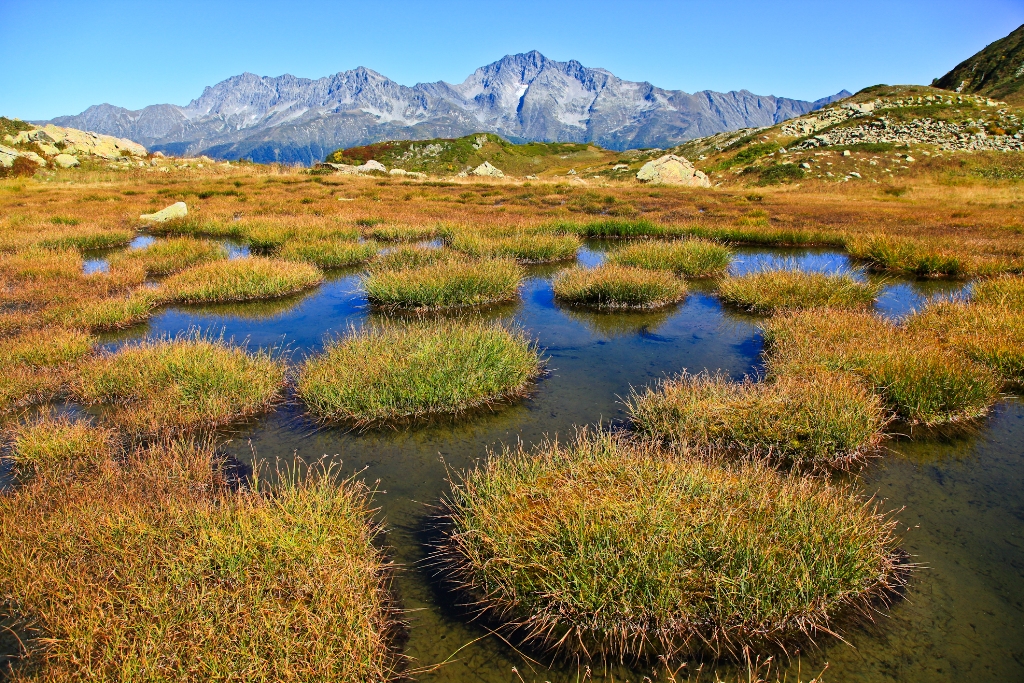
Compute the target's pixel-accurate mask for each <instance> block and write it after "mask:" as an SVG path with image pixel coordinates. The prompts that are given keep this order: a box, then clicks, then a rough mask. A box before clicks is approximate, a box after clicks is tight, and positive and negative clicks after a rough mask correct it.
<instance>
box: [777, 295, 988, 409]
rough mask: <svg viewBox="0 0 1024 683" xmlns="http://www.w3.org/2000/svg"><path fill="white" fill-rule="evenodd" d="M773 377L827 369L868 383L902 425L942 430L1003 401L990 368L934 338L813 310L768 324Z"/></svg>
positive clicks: (857, 315) (865, 317) (860, 316)
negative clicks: (942, 425)
mask: <svg viewBox="0 0 1024 683" xmlns="http://www.w3.org/2000/svg"><path fill="white" fill-rule="evenodd" d="M762 329H763V331H764V339H765V349H766V360H767V364H768V368H769V372H770V374H771V375H773V376H783V375H787V374H790V375H795V376H800V375H804V374H807V373H810V372H815V371H820V370H827V371H837V372H850V373H853V374H855V375H858V376H860V377H861V378H863V379H864V380H865V381H866V382H867V384H868V386H870V387H871V389H872V391H873V392H875V393H876V394H878V395H879V396H880V397H881V399H882V401H883V402H884V403H885V405H886V407H887V408H888V409H890V410H892V411H893V412H895V413H896V414H898V415H899V417H901V418H903V419H904V420H907V421H910V422H922V423H925V424H939V423H944V422H956V421H960V420H967V419H972V418H977V417H981V416H982V415H985V414H986V413H987V412H988V409H989V406H991V404H992V403H993V402H994V401H995V400H996V398H997V397H998V391H999V385H1000V382H999V379H998V377H996V375H995V374H994V373H993V372H992V371H991V370H990V369H989V368H986V367H985V366H983V365H981V364H980V363H978V362H976V361H974V360H972V359H971V358H969V357H967V356H966V355H964V354H963V353H961V352H959V351H957V350H955V349H951V348H949V347H948V346H944V345H942V344H941V343H940V342H939V340H938V339H937V338H936V336H935V335H934V334H932V333H930V332H928V333H922V332H920V331H919V330H915V329H911V328H909V327H907V326H904V325H900V324H897V323H894V322H892V321H889V320H886V319H884V318H882V317H881V316H877V315H873V314H871V313H867V312H859V311H844V310H836V309H811V310H807V311H798V312H791V313H786V314H779V315H776V316H774V317H773V318H771V319H769V320H768V321H766V322H765V323H763V324H762Z"/></svg>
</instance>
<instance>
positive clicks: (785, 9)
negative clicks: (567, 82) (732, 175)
mask: <svg viewBox="0 0 1024 683" xmlns="http://www.w3.org/2000/svg"><path fill="white" fill-rule="evenodd" d="M1021 24H1024V0H969V1H966V0H961V1H959V2H951V1H948V0H907V1H905V2H901V1H900V0H888V1H884V2H883V1H878V0H859V1H855V2H829V1H828V0H817V1H816V2H795V1H789V0H784V1H777V2H757V1H753V0H750V1H743V2H739V1H737V2H725V1H717V2H716V0H702V1H700V2H660V1H656V0H648V1H646V2H609V1H605V0H592V1H590V2H559V1H558V0H546V1H544V2H535V1H533V0H521V1H517V2H508V1H507V0H506V1H505V2H457V1H445V0H435V1H434V2H388V1H386V0H377V1H376V2H321V1H308V2H307V1H303V0H293V1H292V2H280V1H278V2H263V1H258V0H256V1H252V2H245V3H242V2H218V1H217V0H204V1H202V2H196V1H194V0H186V1H181V2H163V1H160V0H151V1H149V2H88V1H85V0H78V1H76V2H55V1H51V0H33V1H32V2H19V1H17V0H0V33H2V39H0V63H2V64H3V65H4V67H3V73H4V76H3V79H2V81H0V114H3V115H7V116H18V117H20V118H23V119H42V118H50V117H53V116H58V115H61V114H75V113H78V112H80V111H82V110H83V109H85V108H86V107H87V106H89V105H91V104H98V103H101V102H109V103H111V104H116V105H120V106H124V107H129V108H133V109H134V108H140V107H143V106H145V105H147V104H156V103H161V102H172V103H175V104H187V103H188V101H189V100H191V99H193V98H195V97H198V96H199V94H200V93H201V92H202V89H203V87H204V86H207V85H212V84H213V83H216V82H217V81H220V80H222V79H224V78H227V77H229V76H232V75H235V74H238V73H241V72H243V71H251V72H253V73H257V74H260V75H267V76H278V75H281V74H283V73H291V74H294V75H296V76H303V77H309V78H316V77H320V76H325V75H328V74H332V73H335V72H338V71H342V70H345V69H351V68H354V67H356V66H366V67H369V68H371V69H374V70H375V71H378V72H380V73H382V74H384V75H385V76H388V77H390V78H392V79H394V80H396V81H398V82H399V83H402V84H405V85H413V84H414V83H417V82H421V81H436V80H446V81H449V82H460V81H462V80H463V79H464V78H465V77H466V76H468V75H469V74H470V73H471V72H472V71H473V70H474V69H475V68H477V67H479V66H482V65H484V64H488V63H490V62H492V61H495V60H497V59H499V58H501V57H502V56H503V55H506V54H511V53H516V52H525V51H528V50H531V49H537V50H540V51H541V52H542V53H544V54H545V55H546V56H547V57H549V58H552V59H558V60H568V59H577V60H579V61H580V62H582V63H583V64H584V65H586V66H592V67H603V68H605V69H608V70H610V71H611V72H613V73H614V74H616V75H617V76H619V77H621V78H625V79H629V80H637V81H644V80H646V81H649V82H651V83H653V84H655V85H657V86H660V87H663V88H671V89H680V90H686V91H689V92H693V91H696V90H704V89H711V90H721V91H725V90H734V89H737V90H738V89H741V88H746V89H748V90H751V91H753V92H755V93H757V94H764V95H767V94H773V95H784V96H788V97H798V98H802V99H816V98H818V97H822V96H824V95H829V94H832V93H834V92H837V91H839V90H841V89H843V88H847V89H849V90H852V91H855V90H857V89H859V88H862V87H865V86H868V85H873V84H875V83H929V82H930V81H931V79H932V78H934V77H937V76H940V75H942V74H943V73H945V72H946V71H948V70H949V69H950V68H951V67H953V66H955V65H956V64H957V63H959V62H960V61H962V60H963V59H965V58H967V57H968V56H970V55H971V54H973V53H974V52H976V51H977V50H979V49H981V48H982V47H984V46H985V45H986V44H988V43H990V42H992V41H993V40H996V39H998V38H1001V37H1002V36H1004V35H1006V34H1007V33H1009V32H1010V31H1011V30H1013V29H1014V28H1016V27H1017V26H1020V25H1021Z"/></svg>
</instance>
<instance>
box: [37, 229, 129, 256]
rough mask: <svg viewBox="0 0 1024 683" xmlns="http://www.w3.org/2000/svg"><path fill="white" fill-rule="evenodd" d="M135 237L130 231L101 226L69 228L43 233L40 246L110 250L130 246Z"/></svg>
mask: <svg viewBox="0 0 1024 683" xmlns="http://www.w3.org/2000/svg"><path fill="white" fill-rule="evenodd" d="M134 236H135V233H133V232H132V231H130V230H124V229H122V228H103V227H100V226H92V225H90V226H86V225H83V226H68V227H66V228H64V229H61V230H49V231H47V232H45V233H43V236H42V238H41V239H40V240H39V241H38V245H39V246H40V247H42V248H44V249H77V250H78V251H88V250H90V249H110V248H112V247H120V246H124V245H125V244H128V243H129V242H130V241H131V239H132V237H134Z"/></svg>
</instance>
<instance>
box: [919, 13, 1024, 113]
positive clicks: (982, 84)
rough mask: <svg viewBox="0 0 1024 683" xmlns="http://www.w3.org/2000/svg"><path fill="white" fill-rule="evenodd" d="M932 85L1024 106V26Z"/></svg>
mask: <svg viewBox="0 0 1024 683" xmlns="http://www.w3.org/2000/svg"><path fill="white" fill-rule="evenodd" d="M933 85H935V86H936V87H939V88H945V89H946V90H955V91H957V92H961V93H972V94H978V95H985V96H986V97H993V98H996V99H999V100H1005V101H1006V102H1011V103H1015V104H1021V105H1024V26H1020V27H1019V28H1018V29H1017V30H1016V31H1014V32H1012V33H1011V34H1010V35H1008V36H1006V37H1005V38H1002V39H1000V40H997V41H996V42H994V43H992V44H991V45H989V46H988V47H986V48H985V49H984V50H982V51H981V52H979V53H978V54H976V55H974V56H973V57H971V58H969V59H967V60H965V61H963V62H961V63H960V64H958V65H957V66H956V68H954V69H953V70H952V71H950V72H949V73H948V74H946V75H945V76H943V77H942V78H939V79H937V80H936V81H935V82H934V83H933Z"/></svg>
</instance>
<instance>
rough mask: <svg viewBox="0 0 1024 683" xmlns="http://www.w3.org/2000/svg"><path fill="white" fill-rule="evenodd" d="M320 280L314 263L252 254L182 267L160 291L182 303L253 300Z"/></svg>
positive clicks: (298, 289)
mask: <svg viewBox="0 0 1024 683" xmlns="http://www.w3.org/2000/svg"><path fill="white" fill-rule="evenodd" d="M322 281H323V273H321V272H320V269H319V268H317V267H316V266H312V265H309V264H307V263H296V262H293V261H281V260H278V259H268V258H263V257H259V256H253V257H249V258H241V259H236V260H233V261H216V262H214V263H204V264H202V265H198V266H193V267H191V268H189V269H187V270H183V271H182V272H180V273H178V274H176V275H172V276H171V277H169V278H168V279H167V280H165V281H164V283H163V286H162V287H161V293H162V295H163V297H164V298H165V299H167V300H170V301H178V302H181V303H209V302H218V301H255V300H259V299H273V298H276V297H281V296H287V295H288V294H294V293H296V292H300V291H302V290H304V289H309V288H310V287H315V286H316V285H318V284H320V283H321V282H322Z"/></svg>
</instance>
